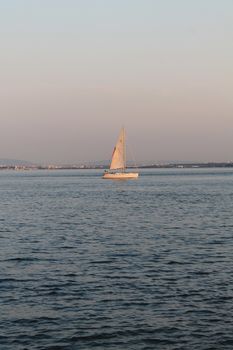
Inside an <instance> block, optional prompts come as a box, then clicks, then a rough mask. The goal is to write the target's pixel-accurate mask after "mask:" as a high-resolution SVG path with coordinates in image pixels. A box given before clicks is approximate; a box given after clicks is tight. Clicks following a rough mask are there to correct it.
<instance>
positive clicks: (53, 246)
mask: <svg viewBox="0 0 233 350" xmlns="http://www.w3.org/2000/svg"><path fill="white" fill-rule="evenodd" d="M100 175H101V172H99V171H94V170H90V171H86V170H82V171H48V172H47V171H28V172H13V171H12V172H6V171H1V172H0V267H1V268H0V349H1V350H2V349H3V350H9V349H10V350H21V349H28V350H31V349H32V350H33V349H47V350H55V349H56V350H60V349H64V350H68V349H69V350H70V349H80V350H82V349H98V350H100V349H114V350H116V349H117V350H119V349H124V350H128V349H130V350H131V349H132V350H139V349H140V350H141V349H145V350H146V349H159V350H163V349H166V350H168V349H169V350H175V349H177V350H182V349H185V350H186V349H196V350H200V349H201V350H202V349H217V350H220V349H224V350H225V349H233V170H230V169H222V170H221V169H219V170H215V169H206V170H201V169H193V170H185V169H177V170H174V169H171V170H144V171H143V172H142V175H141V177H140V178H139V179H138V180H134V181H127V182H124V181H116V182H114V181H107V180H102V179H101V177H100Z"/></svg>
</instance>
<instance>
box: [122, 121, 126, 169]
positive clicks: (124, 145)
mask: <svg viewBox="0 0 233 350" xmlns="http://www.w3.org/2000/svg"><path fill="white" fill-rule="evenodd" d="M122 130H123V160H124V168H123V171H125V169H126V142H125V128H124V127H123V128H122Z"/></svg>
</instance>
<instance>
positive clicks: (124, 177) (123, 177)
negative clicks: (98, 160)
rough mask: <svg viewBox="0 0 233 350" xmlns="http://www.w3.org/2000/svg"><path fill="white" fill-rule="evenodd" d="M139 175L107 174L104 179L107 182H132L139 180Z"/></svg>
mask: <svg viewBox="0 0 233 350" xmlns="http://www.w3.org/2000/svg"><path fill="white" fill-rule="evenodd" d="M137 178H138V173H105V174H104V175H103V179H106V180H130V179H137Z"/></svg>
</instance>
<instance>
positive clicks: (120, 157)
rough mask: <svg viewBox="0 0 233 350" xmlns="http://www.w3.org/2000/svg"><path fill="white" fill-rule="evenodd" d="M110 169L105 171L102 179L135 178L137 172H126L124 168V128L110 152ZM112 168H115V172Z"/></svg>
mask: <svg viewBox="0 0 233 350" xmlns="http://www.w3.org/2000/svg"><path fill="white" fill-rule="evenodd" d="M109 169H110V171H105V173H104V175H103V178H104V179H118V180H119V179H136V178H138V175H139V174H138V173H136V172H135V173H128V172H126V171H125V169H126V146H125V129H124V128H122V129H121V131H120V135H119V138H118V140H117V143H116V146H115V147H114V150H113V153H112V160H111V164H110V167H109ZM114 170H117V172H115V171H114Z"/></svg>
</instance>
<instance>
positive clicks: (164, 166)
mask: <svg viewBox="0 0 233 350" xmlns="http://www.w3.org/2000/svg"><path fill="white" fill-rule="evenodd" d="M108 167H109V166H108V165H106V166H103V165H94V166H91V165H89V166H88V165H66V166H62V165H61V166H60V165H48V166H47V165H45V166H43V165H33V166H28V165H0V170H16V171H18V170H88V169H90V170H91V169H92V170H98V169H99V170H103V169H108ZM128 168H129V169H132V168H137V169H198V168H201V169H204V168H233V162H207V163H167V164H166V163H165V164H146V165H139V166H137V167H130V166H129V167H128Z"/></svg>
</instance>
